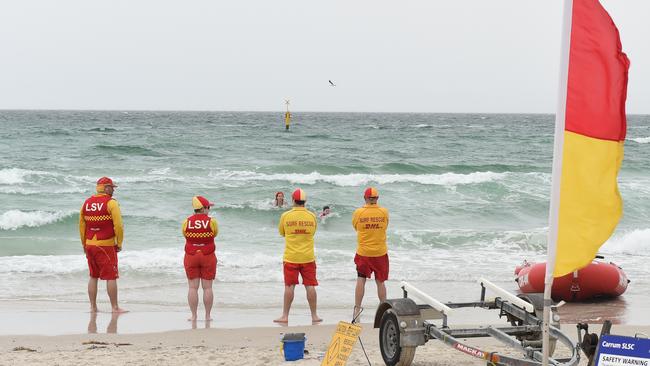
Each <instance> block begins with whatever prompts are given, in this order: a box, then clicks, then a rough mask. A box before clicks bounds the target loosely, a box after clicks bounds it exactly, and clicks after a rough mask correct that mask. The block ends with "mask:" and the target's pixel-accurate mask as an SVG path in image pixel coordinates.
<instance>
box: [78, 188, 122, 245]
mask: <svg viewBox="0 0 650 366" xmlns="http://www.w3.org/2000/svg"><path fill="white" fill-rule="evenodd" d="M112 199H113V198H112V197H111V196H108V195H99V196H92V197H90V198H88V199H87V200H86V202H84V205H83V209H82V212H83V217H84V221H85V222H86V238H87V239H90V238H96V239H97V240H107V239H111V238H113V237H115V230H114V229H113V218H112V216H111V214H110V213H109V212H108V201H110V200H112Z"/></svg>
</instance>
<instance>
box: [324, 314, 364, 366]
mask: <svg viewBox="0 0 650 366" xmlns="http://www.w3.org/2000/svg"><path fill="white" fill-rule="evenodd" d="M360 333H361V326H359V325H356V324H350V323H346V322H339V324H338V325H337V326H336V333H334V336H333V337H332V341H331V342H330V345H329V347H327V353H326V354H325V357H324V358H323V362H322V363H321V366H345V363H346V362H347V361H348V357H350V353H352V348H354V344H355V343H357V337H359V334H360Z"/></svg>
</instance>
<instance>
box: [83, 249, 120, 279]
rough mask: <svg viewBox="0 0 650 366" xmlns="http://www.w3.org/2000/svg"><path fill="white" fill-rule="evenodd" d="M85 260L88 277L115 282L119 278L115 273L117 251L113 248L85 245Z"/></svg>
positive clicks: (116, 272)
mask: <svg viewBox="0 0 650 366" xmlns="http://www.w3.org/2000/svg"><path fill="white" fill-rule="evenodd" d="M86 259H87V260H88V270H89V272H90V277H92V278H99V279H102V280H116V279H118V278H119V277H120V275H119V273H118V271H117V251H116V250H115V247H100V246H99V245H86Z"/></svg>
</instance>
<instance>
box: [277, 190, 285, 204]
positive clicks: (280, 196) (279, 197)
mask: <svg viewBox="0 0 650 366" xmlns="http://www.w3.org/2000/svg"><path fill="white" fill-rule="evenodd" d="M275 207H284V193H283V192H277V193H276V194H275Z"/></svg>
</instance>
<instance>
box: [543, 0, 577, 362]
mask: <svg viewBox="0 0 650 366" xmlns="http://www.w3.org/2000/svg"><path fill="white" fill-rule="evenodd" d="M572 12H573V0H564V20H563V24H562V48H561V51H560V78H559V83H558V98H557V111H556V113H555V138H554V145H553V171H552V177H553V178H552V180H551V205H550V209H549V213H548V240H547V244H546V250H547V259H546V276H545V278H544V317H543V318H544V319H543V321H544V324H543V327H542V328H543V329H542V330H543V335H542V348H543V349H542V353H543V359H542V365H543V366H548V358H549V348H548V346H549V323H550V314H551V304H552V302H551V287H552V286H553V270H554V269H555V256H556V253H557V233H558V222H559V213H560V185H561V182H562V156H563V151H564V123H565V119H566V98H567V84H568V79H569V51H570V49H571V20H572Z"/></svg>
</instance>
